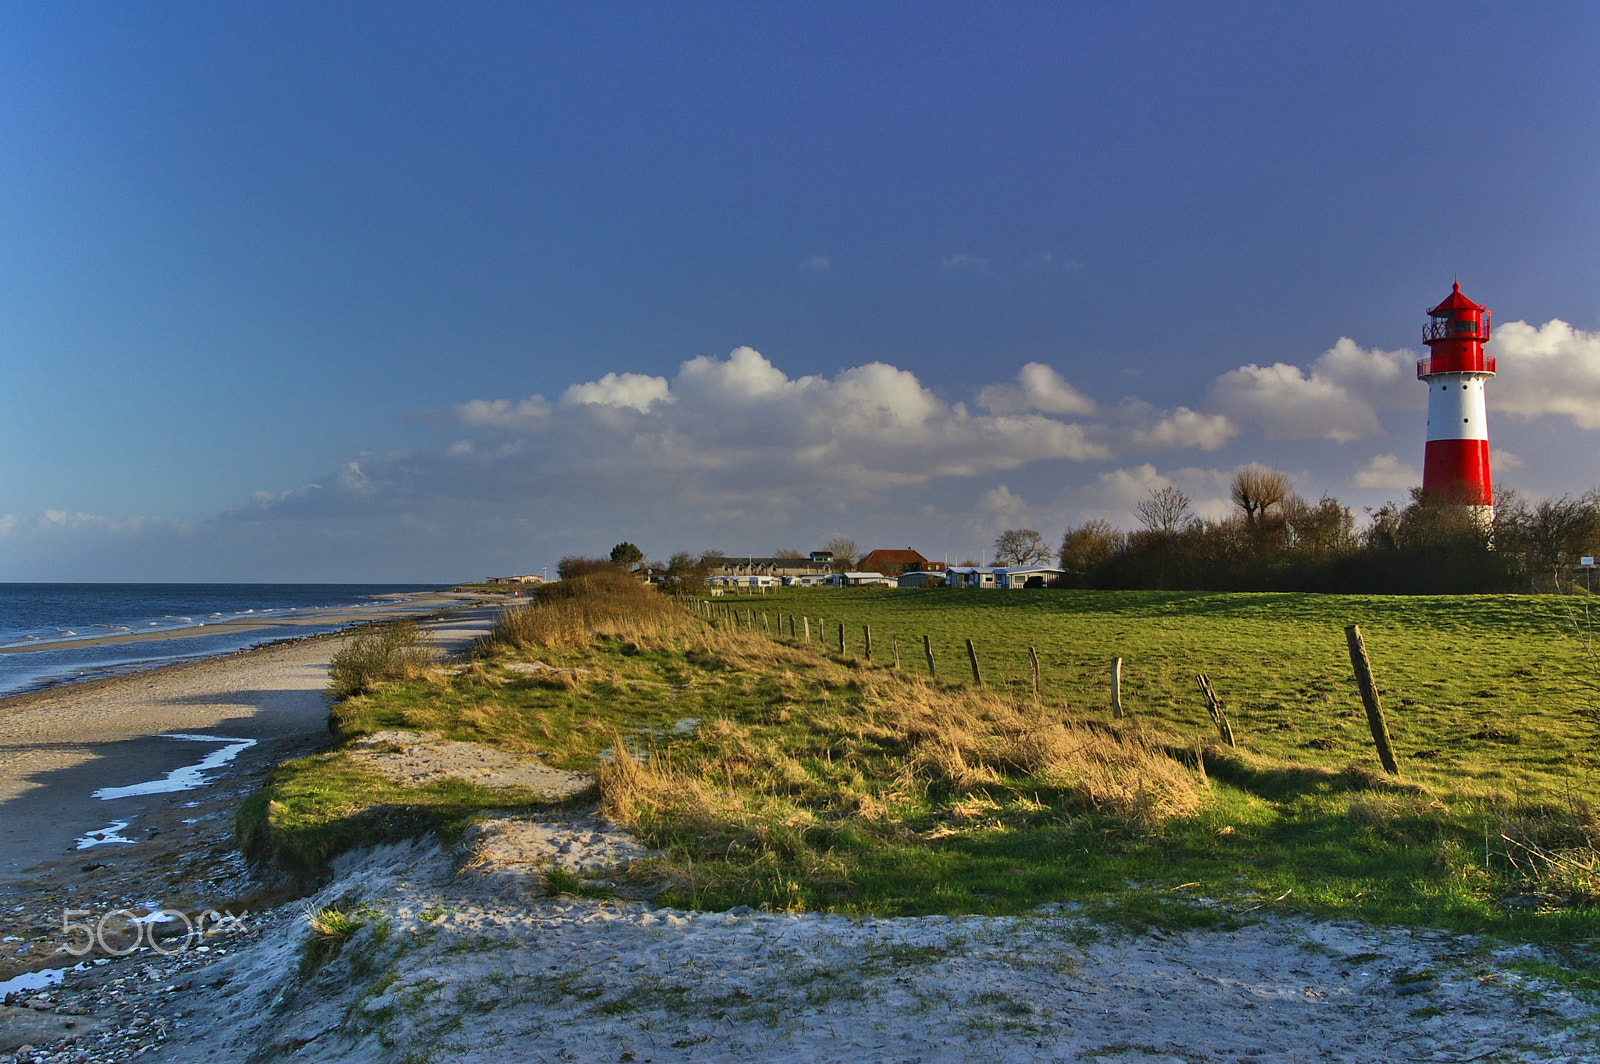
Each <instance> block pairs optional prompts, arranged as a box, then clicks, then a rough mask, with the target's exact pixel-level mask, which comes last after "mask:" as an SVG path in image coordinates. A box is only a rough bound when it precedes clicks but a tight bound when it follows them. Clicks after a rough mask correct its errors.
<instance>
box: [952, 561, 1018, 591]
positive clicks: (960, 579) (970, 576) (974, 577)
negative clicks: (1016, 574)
mask: <svg viewBox="0 0 1600 1064" xmlns="http://www.w3.org/2000/svg"><path fill="white" fill-rule="evenodd" d="M997 571H1000V572H1003V571H1004V570H996V569H995V567H994V566H992V565H952V566H951V567H950V568H948V569H946V570H945V571H944V586H945V587H976V588H993V587H995V573H996V572H997Z"/></svg>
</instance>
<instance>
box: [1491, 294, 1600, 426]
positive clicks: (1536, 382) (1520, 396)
mask: <svg viewBox="0 0 1600 1064" xmlns="http://www.w3.org/2000/svg"><path fill="white" fill-rule="evenodd" d="M1484 350H1485V351H1486V352H1487V353H1488V354H1491V355H1493V356H1495V361H1496V366H1495V368H1496V370H1497V373H1498V375H1497V376H1496V377H1495V379H1494V382H1493V383H1492V384H1491V385H1490V389H1491V390H1490V392H1489V406H1490V410H1491V411H1505V412H1506V413H1509V414H1517V415H1520V416H1522V417H1539V416H1541V415H1546V414H1549V415H1554V416H1556V417H1564V418H1566V419H1568V420H1569V421H1571V422H1572V423H1573V424H1574V425H1576V426H1577V427H1578V428H1581V429H1600V332H1584V331H1583V330H1581V329H1574V328H1573V327H1572V326H1570V325H1568V324H1567V323H1566V322H1564V321H1562V320H1560V319H1559V318H1557V319H1554V320H1552V321H1547V322H1545V323H1544V324H1543V325H1541V326H1539V327H1538V328H1537V329H1536V328H1534V327H1533V326H1532V325H1529V324H1527V323H1526V322H1521V321H1513V322H1508V323H1505V324H1503V325H1498V326H1496V327H1495V330H1494V336H1493V338H1492V339H1491V340H1490V341H1489V342H1488V343H1487V344H1486V345H1484Z"/></svg>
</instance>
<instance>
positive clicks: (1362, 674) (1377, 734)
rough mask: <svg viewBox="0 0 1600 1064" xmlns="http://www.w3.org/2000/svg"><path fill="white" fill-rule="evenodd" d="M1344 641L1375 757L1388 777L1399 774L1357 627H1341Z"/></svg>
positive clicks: (1387, 728) (1370, 665) (1365, 650)
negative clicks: (1364, 707)
mask: <svg viewBox="0 0 1600 1064" xmlns="http://www.w3.org/2000/svg"><path fill="white" fill-rule="evenodd" d="M1344 639H1345V642H1346V643H1348V644H1349V646H1350V665H1351V667H1352V668H1354V669H1355V670H1356V686H1358V687H1360V688H1361V702H1362V704H1363V705H1365V706H1366V707H1367V727H1369V728H1371V729H1372V741H1373V742H1374V743H1376V744H1377V747H1378V760H1379V761H1382V762H1383V769H1384V771H1385V772H1387V773H1389V774H1390V775H1392V776H1398V775H1400V762H1398V761H1396V760H1395V757H1394V747H1393V746H1392V745H1390V743H1389V726H1388V725H1387V724H1385V723H1384V721H1383V705H1382V704H1381V703H1380V702H1379V701H1378V686H1377V684H1375V683H1373V682H1372V662H1370V661H1368V660H1367V644H1366V642H1365V641H1364V640H1363V639H1362V638H1361V626H1360V625H1358V624H1352V625H1350V626H1349V627H1348V628H1346V629H1345V630H1344Z"/></svg>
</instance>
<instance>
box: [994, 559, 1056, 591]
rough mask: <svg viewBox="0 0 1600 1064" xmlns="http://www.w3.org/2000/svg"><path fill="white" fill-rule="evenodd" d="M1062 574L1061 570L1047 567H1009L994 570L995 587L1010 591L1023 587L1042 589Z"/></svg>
mask: <svg viewBox="0 0 1600 1064" xmlns="http://www.w3.org/2000/svg"><path fill="white" fill-rule="evenodd" d="M1064 572H1065V570H1063V569H1052V568H1051V567H1050V566H1048V565H1009V566H1007V567H1006V568H1004V569H996V570H995V574H994V579H995V586H996V587H998V588H1002V589H1005V590H1012V591H1014V590H1018V589H1020V588H1025V587H1044V586H1045V585H1047V584H1049V583H1050V581H1052V580H1054V579H1056V578H1057V577H1059V576H1061V575H1062V574H1063V573H1064Z"/></svg>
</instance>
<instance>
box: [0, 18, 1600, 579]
mask: <svg viewBox="0 0 1600 1064" xmlns="http://www.w3.org/2000/svg"><path fill="white" fill-rule="evenodd" d="M678 6H680V7H683V8H684V10H670V8H671V7H673V5H661V4H648V5H647V4H613V5H566V6H565V7H557V6H556V5H546V6H530V5H510V4H507V5H492V4H477V5H462V6H456V5H419V4H411V5H407V4H398V3H384V4H372V5H355V4H334V5H326V4H304V5H286V4H260V5H249V6H242V5H241V6H233V5H213V6H211V7H198V6H194V5H185V6H179V5H171V4H160V3H148V4H138V5H107V4H95V5H77V4H70V3H63V4H51V5H5V6H0V78H3V81H4V85H5V92H4V94H3V97H0V99H3V105H0V580H30V579H94V580H101V579H125V580H144V579H195V580H232V579H239V580H245V579H259V580H302V579H303V580H346V579H348V580H386V579H388V580H397V581H402V580H442V581H451V580H458V579H466V578H471V577H477V576H482V575H485V574H487V573H491V572H509V571H527V570H536V569H537V568H538V566H540V565H547V564H553V563H554V562H555V561H556V560H557V559H558V558H559V557H561V556H562V555H563V554H569V553H604V552H605V551H606V550H608V549H609V547H610V546H611V545H612V544H613V543H615V542H617V541H619V540H622V539H628V540H632V541H634V542H637V543H639V544H640V545H641V546H642V547H644V548H645V550H646V551H647V552H648V553H649V554H650V555H652V556H665V555H667V554H669V553H671V552H672V551H674V550H677V549H693V550H700V549H705V548H718V549H722V550H726V551H729V552H736V553H750V552H753V553H764V552H768V551H770V550H772V549H774V548H777V547H782V546H795V547H800V548H811V547H814V546H816V545H819V544H820V543H822V542H824V541H825V540H826V539H827V538H828V537H830V536H832V535H835V534H844V535H850V536H852V537H854V538H855V539H856V540H857V541H858V543H860V544H861V545H862V546H863V547H873V546H893V547H899V546H908V545H909V546H915V547H917V548H918V549H920V550H922V551H923V552H924V553H925V554H928V555H930V556H932V557H941V556H943V555H945V554H947V553H948V554H949V555H950V556H951V558H952V560H955V559H956V558H958V557H966V556H969V555H972V556H976V555H977V554H979V552H981V551H982V550H983V549H984V548H985V547H986V546H987V545H988V544H989V543H990V542H991V541H992V540H993V538H994V535H995V534H996V533H997V532H998V531H1000V530H1001V529H1004V528H1008V527H1019V526H1026V527H1033V528H1037V529H1039V530H1040V531H1042V532H1044V533H1045V535H1046V536H1047V537H1049V538H1050V539H1051V540H1056V539H1058V538H1059V536H1060V535H1061V533H1062V532H1063V531H1064V530H1065V529H1066V528H1067V527H1068V526H1069V525H1072V524H1076V523H1079V522H1081V521H1083V520H1086V519H1088V518H1092V517H1107V518H1110V519H1111V520H1113V521H1114V522H1116V523H1118V524H1121V525H1123V526H1125V527H1132V526H1133V518H1132V516H1131V513H1130V510H1131V506H1132V504H1133V502H1135V501H1136V500H1137V499H1138V497H1139V496H1140V495H1141V494H1143V492H1145V491H1147V490H1149V489H1150V488H1151V487H1158V486H1162V485H1164V484H1167V483H1175V484H1177V485H1178V486H1180V487H1182V488H1183V489H1184V490H1186V491H1188V492H1189V493H1190V494H1191V495H1192V496H1193V497H1194V498H1195V500H1196V504H1197V507H1198V508H1199V509H1200V510H1201V511H1202V512H1203V513H1208V514H1212V515H1217V514H1221V513H1222V512H1224V510H1225V503H1224V499H1225V496H1226V483H1227V479H1228V478H1229V477H1230V476H1231V474H1232V472H1233V470H1235V469H1236V468H1237V467H1238V466H1239V465H1241V464H1244V463H1248V462H1264V463H1267V464H1271V465H1275V466H1277V467H1279V468H1281V469H1283V470H1284V471H1285V472H1287V473H1289V474H1290V476H1291V477H1292V478H1293V479H1294V481H1295V484H1296V487H1297V488H1298V490H1299V491H1300V492H1301V493H1302V494H1303V495H1306V496H1308V497H1310V498H1313V499H1315V498H1316V497H1317V496H1319V495H1321V494H1323V493H1325V492H1326V493H1329V494H1332V495H1334V496H1337V497H1338V498H1340V499H1342V500H1344V501H1345V502H1347V503H1348V504H1350V505H1352V506H1354V507H1355V508H1356V509H1357V511H1358V512H1360V510H1361V509H1362V508H1363V507H1369V506H1375V505H1378V504H1380V503H1382V502H1384V501H1386V500H1389V499H1400V498H1404V497H1405V493H1406V489H1407V488H1408V487H1409V486H1411V485H1414V484H1416V483H1418V482H1419V481H1420V474H1419V473H1418V472H1417V469H1418V467H1419V464H1420V460H1421V451H1422V443H1423V431H1424V429H1423V417H1424V415H1423V406H1424V402H1423V400H1424V396H1425V389H1424V388H1423V386H1422V385H1421V384H1419V383H1418V382H1416V380H1415V379H1414V372H1413V370H1412V368H1411V364H1412V361H1413V360H1414V359H1415V358H1416V357H1418V356H1420V355H1421V354H1422V353H1424V352H1423V349H1422V347H1421V345H1420V342H1419V334H1420V330H1421V327H1422V325H1423V323H1424V320H1425V314H1424V311H1425V308H1427V307H1428V306H1431V305H1432V304H1433V303H1435V302H1437V301H1439V300H1440V299H1442V298H1443V297H1444V296H1445V295H1446V294H1448V292H1449V290H1450V284H1451V282H1452V280H1455V279H1459V280H1460V282H1461V284H1462V288H1463V290H1464V291H1465V292H1466V293H1467V294H1468V295H1469V296H1471V297H1472V298H1474V299H1476V300H1478V301H1480V302H1483V303H1486V304H1488V305H1489V306H1490V308H1491V309H1492V310H1493V312H1494V314H1495V322H1496V325H1497V334H1498V335H1497V338H1496V340H1495V344H1496V348H1495V350H1496V352H1497V355H1498V357H1499V366H1500V374H1499V376H1498V377H1497V378H1496V379H1495V380H1494V381H1493V382H1491V384H1490V386H1489V412H1490V434H1491V443H1492V445H1493V448H1494V455H1495V474H1496V478H1497V480H1498V481H1500V482H1501V483H1502V484H1504V485H1506V486H1509V487H1512V488H1514V489H1517V490H1518V491H1521V492H1523V493H1524V494H1527V495H1529V496H1533V497H1543V496H1549V495H1560V494H1564V493H1577V492H1582V491H1585V490H1587V489H1589V488H1592V487H1595V486H1596V485H1597V484H1600V462H1597V461H1596V457H1597V456H1600V64H1596V63H1595V62H1594V57H1595V56H1596V55H1600V7H1597V6H1596V5H1593V4H1590V3H1553V4H1537V5H1509V4H1506V5H1495V4H1486V5H1454V4H1392V3H1371V4H1347V5H1339V6H1338V8H1337V10H1335V9H1333V8H1331V7H1329V6H1327V5H1281V4H1259V5H1255V4H1250V5H1247V4H1239V5H1226V6H1224V5H1199V4H1181V3H1161V4H1118V5H1108V4H1087V3H1086V4H1039V5H1026V4H1023V5H982V4H961V5H954V4H952V5H937V4H934V5H929V4H906V5H888V4H879V5H858V4H837V5H805V6H803V7H802V6H799V5H792V6H781V5H753V6H752V5H743V4H741V5H735V4H725V5H719V4H696V5H678Z"/></svg>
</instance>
